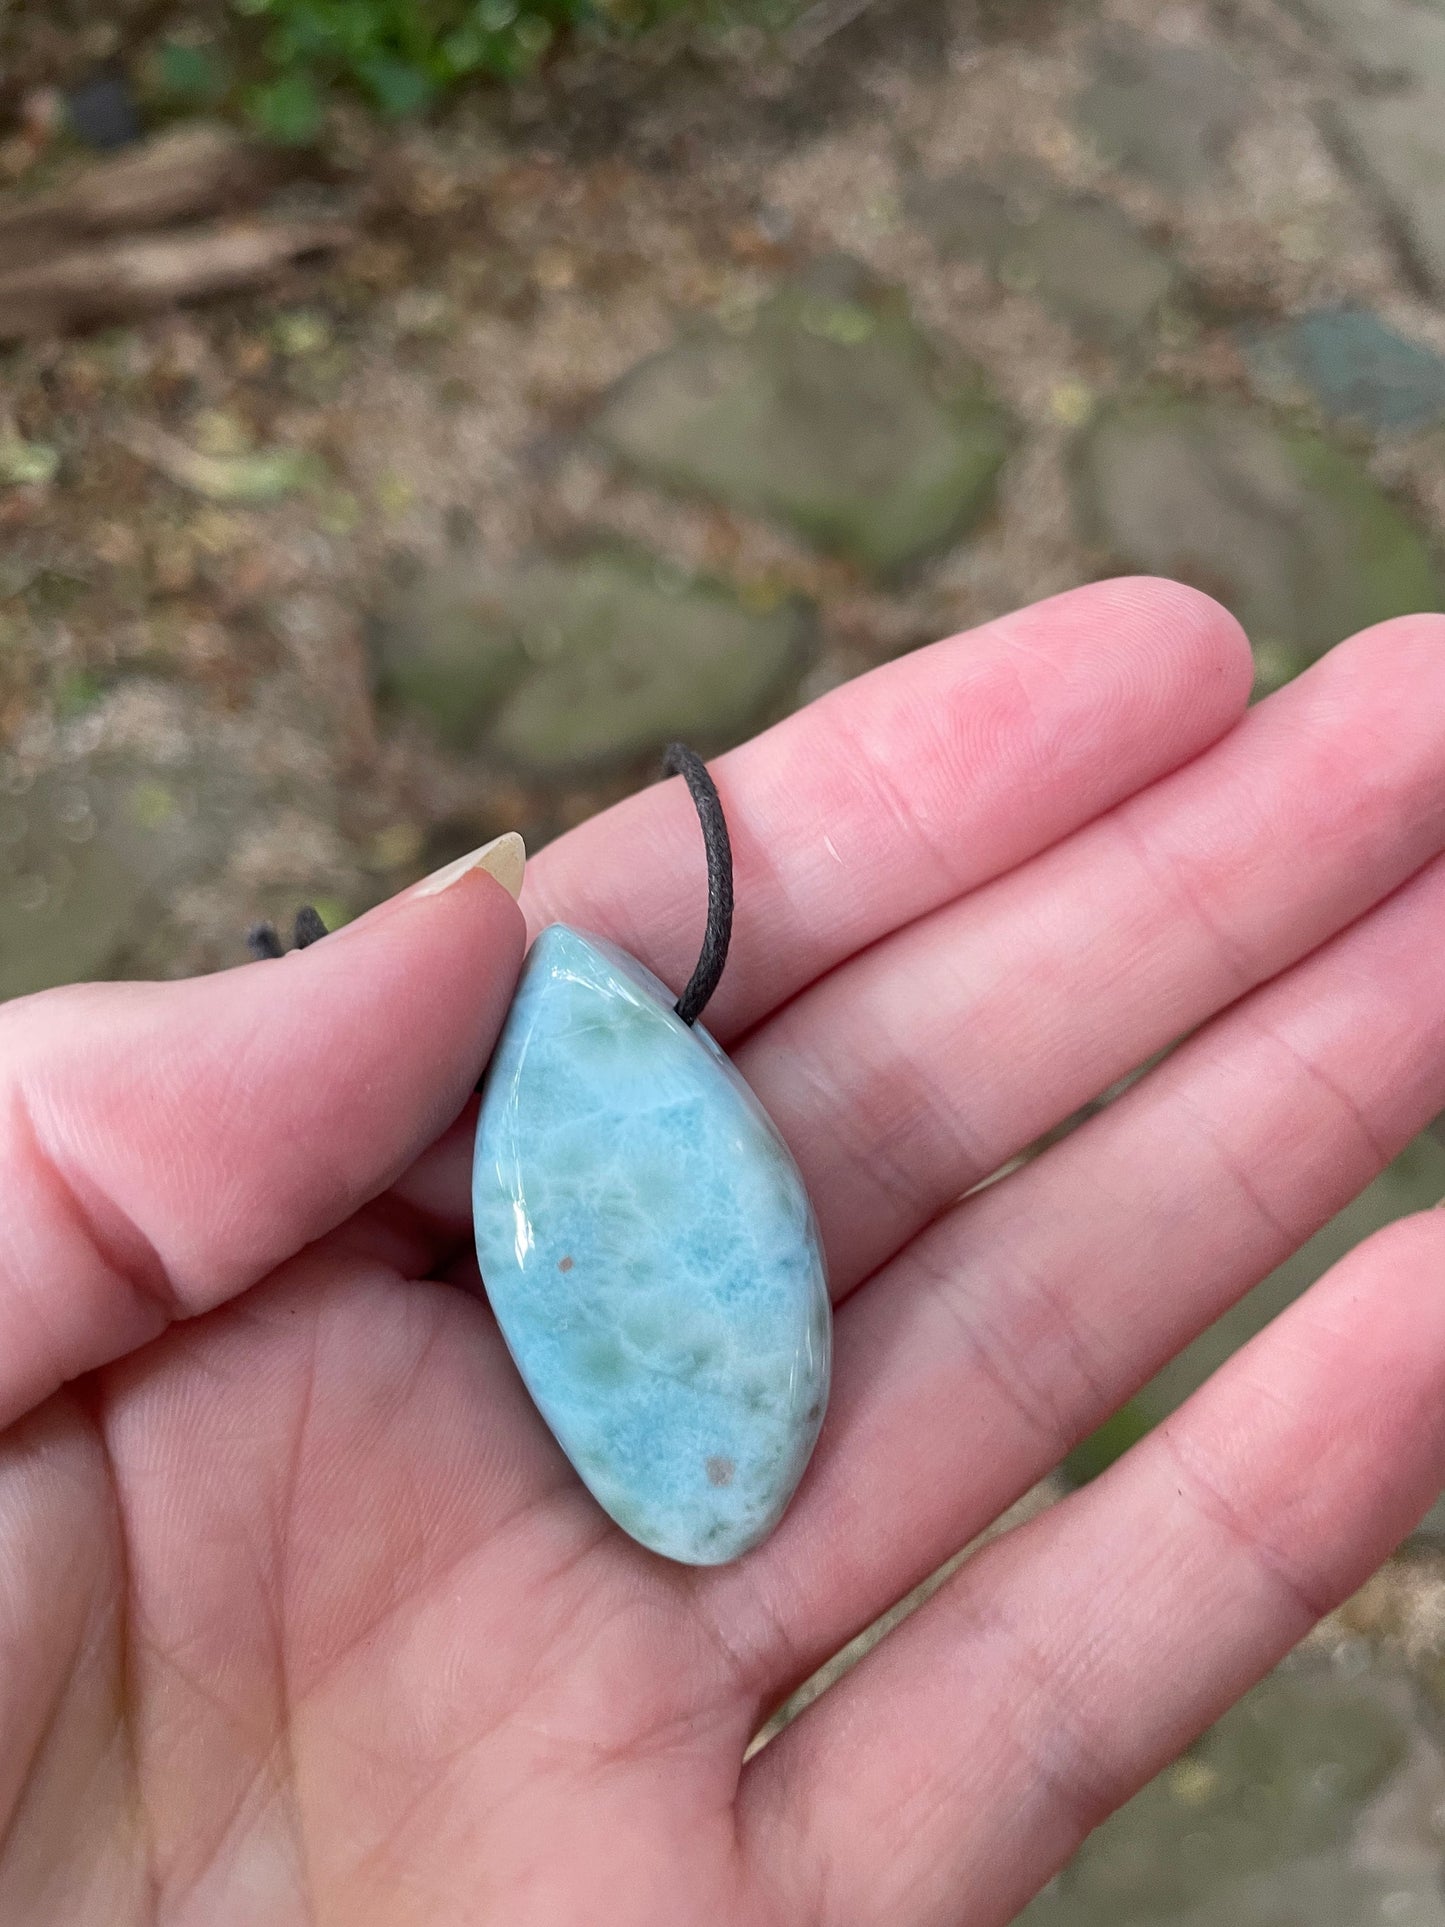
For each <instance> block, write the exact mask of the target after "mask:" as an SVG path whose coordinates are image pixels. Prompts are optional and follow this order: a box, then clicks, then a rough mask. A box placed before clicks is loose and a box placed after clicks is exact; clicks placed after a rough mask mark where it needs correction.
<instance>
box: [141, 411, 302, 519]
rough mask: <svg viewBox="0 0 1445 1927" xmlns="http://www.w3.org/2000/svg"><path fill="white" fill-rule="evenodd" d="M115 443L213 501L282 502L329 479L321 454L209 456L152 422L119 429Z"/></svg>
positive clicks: (287, 451)
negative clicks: (284, 497)
mask: <svg viewBox="0 0 1445 1927" xmlns="http://www.w3.org/2000/svg"><path fill="white" fill-rule="evenodd" d="M114 439H115V440H116V441H117V442H119V443H120V445H121V447H122V448H127V449H129V450H130V452H131V454H133V455H137V456H139V457H140V459H141V460H142V461H143V462H148V463H149V464H150V466H151V467H152V468H157V469H159V470H160V472H161V473H162V474H163V475H166V476H169V477H170V479H171V481H173V482H175V483H176V484H177V485H178V486H179V487H181V488H184V489H188V490H189V491H190V493H191V494H193V495H202V496H204V497H205V498H206V499H207V500H208V501H211V502H236V503H248V502H249V503H254V504H260V503H265V502H277V501H280V500H281V498H282V497H283V496H286V495H292V494H294V493H295V492H296V491H297V490H298V489H303V488H311V487H314V486H316V485H318V484H320V483H322V482H324V481H325V479H326V469H325V465H324V464H323V462H322V461H321V458H320V456H318V455H315V454H313V453H312V452H311V451H310V450H309V449H304V448H255V449H245V450H242V451H240V452H238V453H235V454H229V455H209V454H207V453H206V452H205V451H204V450H203V449H197V448H192V447H191V446H190V444H189V443H188V442H183V441H181V440H180V439H179V437H177V436H175V435H171V434H168V433H167V432H166V430H165V429H163V428H158V427H157V426H156V424H155V423H154V422H148V421H137V422H132V423H131V424H130V425H129V426H128V427H126V428H119V429H117V430H116V431H115V435H114Z"/></svg>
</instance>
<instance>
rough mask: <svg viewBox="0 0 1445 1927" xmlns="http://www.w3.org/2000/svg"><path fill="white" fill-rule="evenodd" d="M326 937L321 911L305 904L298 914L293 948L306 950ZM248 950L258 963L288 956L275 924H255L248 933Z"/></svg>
mask: <svg viewBox="0 0 1445 1927" xmlns="http://www.w3.org/2000/svg"><path fill="white" fill-rule="evenodd" d="M325 935H326V925H325V924H324V923H323V922H322V921H321V913H320V911H319V910H313V909H312V907H311V905H310V904H309V903H303V904H302V906H301V908H300V909H299V910H298V911H297V912H296V926H295V931H294V935H293V939H292V942H293V947H294V948H295V949H297V950H304V949H305V948H306V947H307V945H308V944H313V943H319V942H320V940H321V939H322V937H324V936H325ZM246 948H247V949H248V950H249V951H250V953H251V955H252V956H253V957H254V958H255V959H256V961H257V963H264V962H265V961H266V959H267V958H268V957H284V956H285V955H286V946H285V944H284V943H282V941H281V939H280V938H279V937H278V936H277V934H276V926H275V924H274V923H253V924H252V925H251V928H250V929H249V930H248V931H247V932H246Z"/></svg>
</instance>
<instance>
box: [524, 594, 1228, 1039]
mask: <svg viewBox="0 0 1445 1927" xmlns="http://www.w3.org/2000/svg"><path fill="white" fill-rule="evenodd" d="M1251 675H1252V670H1251V666H1250V658H1249V649H1248V645H1247V643H1246V642H1245V639H1244V636H1243V632H1242V631H1241V630H1240V628H1239V625H1238V624H1237V623H1236V622H1235V621H1234V618H1233V617H1232V616H1230V615H1228V614H1226V612H1225V611H1224V610H1223V609H1221V608H1220V607H1219V605H1218V604H1217V603H1214V602H1211V601H1210V600H1209V599H1208V597H1206V596H1201V595H1199V594H1197V593H1196V592H1195V591H1194V590H1191V589H1185V588H1183V587H1181V586H1180V585H1179V584H1177V583H1172V582H1156V581H1150V580H1146V579H1136V578H1126V579H1122V580H1116V581H1111V582H1103V583H1096V584H1093V585H1091V586H1090V587H1088V588H1083V589H1076V590H1073V591H1071V592H1070V593H1069V594H1068V595H1062V596H1055V597H1054V598H1053V599H1052V600H1050V601H1048V602H1041V603H1039V604H1037V605H1036V606H1035V607H1033V608H1031V609H1024V610H1021V611H1020V612H1019V613H1018V614H1016V615H1011V616H1006V617H1003V618H1002V619H1001V620H999V621H997V622H991V623H987V624H985V626H984V627H983V628H981V629H977V630H974V631H972V632H970V633H969V634H967V635H962V636H955V637H953V638H952V639H951V640H949V641H947V642H940V643H936V644H934V645H933V646H932V647H931V648H927V649H920V650H917V651H915V652H914V653H913V654H911V655H909V656H905V657H903V658H901V659H900V660H899V661H897V662H893V663H889V664H887V665H886V666H884V667H883V668H881V669H877V670H875V671H873V672H872V673H871V674H869V675H866V676H862V677H859V678H858V679H857V680H856V681H854V682H851V683H848V684H846V685H845V686H844V687H842V688H840V689H837V690H834V691H832V692H831V693H830V694H829V695H827V696H825V697H823V698H822V699H821V700H819V701H818V702H815V703H813V704H811V705H810V706H809V707H808V708H807V709H804V710H802V711H800V712H799V713H798V714H797V715H795V716H792V717H790V718H788V720H787V721H785V722H782V723H779V724H778V725H777V727H776V728H774V729H771V730H769V731H767V732H766V734H764V735H762V736H759V737H757V738H756V739H755V740H754V741H752V742H750V743H746V744H744V745H743V746H742V748H740V749H736V750H733V751H731V752H730V753H729V754H728V755H726V756H723V757H720V758H719V759H718V761H717V762H716V763H715V764H714V765H713V769H714V773H715V775H716V777H717V781H718V785H719V788H720V790H721V792H722V797H723V802H724V804H725V806H726V809H727V814H728V825H729V829H730V831H731V836H732V845H733V857H734V866H735V871H736V882H737V890H736V895H737V918H736V923H735V926H734V935H733V947H732V951H731V954H730V957H729V961H728V968H727V973H726V975H725V977H724V978H723V982H722V986H721V988H720V989H719V991H718V994H717V996H716V998H715V999H714V1000H713V1002H712V1003H711V1004H710V1005H709V1006H708V1015H707V1023H708V1027H709V1029H711V1030H713V1031H715V1032H716V1033H717V1034H718V1035H719V1036H720V1037H723V1038H727V1037H730V1036H735V1035H736V1034H737V1033H738V1032H739V1031H741V1030H742V1029H745V1028H746V1027H747V1026H748V1025H750V1024H753V1023H756V1022H757V1020H758V1019H759V1018H760V1017H762V1016H763V1015H765V1014H766V1013H767V1012H768V1011H769V1010H772V1009H774V1008H775V1007H776V1006H777V1005H779V1004H781V1003H782V1002H784V1001H785V1000H786V999H787V998H788V997H790V996H792V995H793V994H794V993H795V992H796V991H798V990H800V989H801V988H802V987H803V986H804V985H805V984H807V983H810V982H812V980H813V979H814V978H815V977H818V976H821V975H822V973H823V972H824V971H826V970H828V969H830V968H831V967H832V966H833V965H834V964H836V963H838V962H839V961H840V960H841V959H842V958H844V957H847V956H850V955H851V954H852V953H853V952H854V951H855V950H858V949H861V948H862V947H863V946H865V945H867V944H870V943H872V942H874V941H875V940H876V939H877V938H878V937H881V936H883V935H885V934H886V933H887V932H888V931H890V930H893V929H895V928H897V927H898V925H900V924H903V923H906V922H909V921H910V920H911V919H912V918H914V917H917V916H920V915H922V914H923V913H924V912H925V911H927V910H930V909H933V908H935V907H936V906H937V905H939V904H941V903H946V902H948V901H950V900H951V899H952V898H953V897H955V896H958V895H959V894H960V893H962V892H964V891H967V890H971V889H974V888H976V887H977V885H978V884H980V883H982V882H984V881H985V880H986V879H987V878H989V877H991V876H995V875H997V874H999V873H1000V872H1001V871H1004V870H1008V869H1010V868H1011V867H1012V866H1013V865H1014V864H1016V863H1019V862H1021V861H1023V859H1024V858H1026V857H1028V856H1031V855H1032V854H1033V853H1034V852H1035V851H1037V850H1040V849H1043V848H1045V847H1046V846H1047V845H1048V844H1050V843H1052V842H1054V841H1055V840H1056V839H1057V838H1058V837H1061V836H1064V835H1067V834H1068V832H1069V831H1071V830H1073V829H1075V828H1076V827H1077V826H1078V825H1079V824H1080V823H1084V822H1087V821H1088V820H1089V819H1090V818H1091V817H1092V816H1095V815H1097V814H1098V813H1099V812H1100V811H1101V810H1106V809H1108V808H1110V807H1111V806H1112V805H1113V804H1115V803H1117V802H1118V801H1119V800H1120V798H1122V797H1125V796H1128V795H1130V794H1131V793H1132V792H1133V791H1134V790H1136V789H1139V788H1141V787H1142V786H1143V785H1144V784H1146V783H1149V782H1152V781H1153V780H1154V779H1155V778H1156V777H1158V776H1160V775H1162V774H1163V773H1164V772H1165V771H1167V770H1171V769H1174V768H1176V767H1177V766H1178V765H1179V764H1180V763H1182V762H1184V761H1186V760H1187V759H1188V758H1189V757H1191V756H1194V755H1196V754H1197V753H1198V752H1199V751H1200V750H1201V749H1203V748H1205V747H1206V746H1207V745H1208V744H1209V743H1212V742H1213V741H1215V739H1216V738H1217V737H1219V736H1220V735H1221V734H1222V733H1223V732H1224V731H1225V730H1226V729H1228V728H1229V726H1230V725H1231V724H1232V723H1233V722H1234V721H1235V720H1236V719H1237V718H1238V716H1239V715H1240V714H1241V713H1242V711H1243V709H1244V705H1245V702H1246V700H1247V698H1248V693H1249V685H1250V679H1251ZM522 901H523V906H524V908H525V909H526V910H527V912H528V918H529V921H530V923H531V926H532V928H533V929H534V930H535V929H536V928H538V927H539V926H540V925H542V924H545V923H548V922H551V921H553V920H554V919H561V920H563V921H565V922H568V923H573V924H577V925H579V926H580V927H581V928H583V929H586V930H592V931H595V932H597V933H598V934H600V935H602V936H606V937H611V938H613V939H614V940H615V941H617V942H618V943H621V944H622V945H623V946H624V947H625V948H627V949H628V950H631V951H632V952H634V954H636V955H637V956H639V957H640V958H641V959H642V960H643V962H644V963H647V964H649V965H650V966H651V967H652V968H653V969H654V970H655V971H656V972H657V973H658V975H659V976H660V977H661V978H662V979H663V981H664V982H665V983H673V984H676V985H677V986H678V987H679V988H681V986H682V984H683V983H685V982H686V980H687V978H688V976H689V975H690V974H691V971H692V967H693V965H694V963H695V962H696V960H697V950H698V943H699V940H700V937H701V934H702V923H703V906H704V901H705V892H704V890H703V861H702V842H701V839H700V836H699V834H698V826H697V817H696V814H695V812H694V810H693V808H692V805H691V803H690V802H689V800H688V796H687V792H686V790H685V789H684V787H683V785H682V783H681V782H680V781H679V782H673V783H668V784H663V785H660V786H658V787H654V788H652V789H649V790H646V791H644V792H643V793H642V794H641V795H639V796H633V797H629V798H628V799H627V800H626V801H625V802H623V803H619V804H618V805H617V806H616V808H614V809H611V810H608V811H606V812H605V813H604V814H603V815H601V816H598V817H596V818H594V819H593V820H592V821H591V822H590V823H584V824H583V825H582V826H581V827H580V828H579V829H576V830H573V831H571V832H570V833H569V834H568V835H567V836H564V837H562V838H561V839H560V840H559V841H558V842H557V843H554V844H553V845H551V846H550V847H549V848H548V849H546V850H544V851H542V852H541V853H540V855H539V856H538V857H537V858H536V860H535V861H534V862H533V863H532V865H531V866H530V869H529V871H528V879H527V888H526V890H525V892H524V894H523V899H522Z"/></svg>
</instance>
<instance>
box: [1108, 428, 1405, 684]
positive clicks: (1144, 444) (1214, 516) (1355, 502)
mask: <svg viewBox="0 0 1445 1927" xmlns="http://www.w3.org/2000/svg"><path fill="white" fill-rule="evenodd" d="M1076 477H1077V489H1078V512H1079V515H1080V518H1081V521H1082V523H1083V525H1084V526H1085V527H1088V528H1090V529H1091V530H1092V532H1093V534H1094V536H1095V539H1096V540H1097V541H1098V542H1099V544H1100V545H1101V547H1102V548H1103V549H1104V550H1105V551H1107V553H1108V554H1109V555H1111V556H1112V557H1113V558H1114V559H1115V560H1116V561H1117V562H1118V563H1119V564H1120V565H1121V566H1123V567H1125V568H1128V569H1137V570H1142V571H1145V572H1148V573H1151V574H1156V575H1168V576H1177V577H1179V578H1181V579H1182V580H1184V581H1187V582H1192V583H1194V584H1195V585H1196V587H1198V588H1201V589H1205V590H1207V591H1208V592H1209V593H1210V594H1213V595H1216V596H1218V597H1219V599H1220V600H1221V601H1222V602H1224V603H1226V604H1227V605H1228V607H1229V608H1230V609H1232V610H1233V611H1234V613H1235V614H1236V615H1237V616H1238V617H1239V619H1240V621H1241V622H1242V623H1243V624H1244V626H1245V628H1246V630H1247V631H1248V632H1249V635H1250V637H1251V639H1252V640H1253V642H1254V644H1255V648H1256V652H1257V654H1258V656H1259V658H1260V661H1261V670H1262V674H1263V677H1264V679H1265V681H1266V682H1269V683H1275V682H1281V681H1284V680H1285V679H1286V677H1287V676H1288V675H1291V674H1294V673H1295V672H1296V671H1297V670H1299V669H1301V668H1303V667H1304V666H1305V664H1306V663H1308V662H1310V661H1312V660H1313V659H1314V658H1315V657H1317V656H1318V655H1320V654H1321V653H1322V651H1324V650H1325V649H1328V648H1331V647H1332V646H1333V645H1334V644H1335V643H1337V642H1339V641H1341V640H1342V639H1343V638H1344V637H1345V636H1348V635H1350V634H1352V633H1353V632H1354V631H1355V630H1357V629H1362V628H1365V627H1366V626H1367V625H1368V624H1370V623H1372V622H1379V621H1383V620H1384V619H1385V618H1386V617H1389V616H1396V615H1406V614H1409V613H1412V612H1413V611H1416V610H1422V609H1435V608H1439V607H1440V606H1441V600H1442V586H1441V579H1440V574H1439V571H1438V568H1437V565H1436V561H1435V558H1434V555H1433V553H1432V549H1431V545H1430V544H1429V543H1428V542H1427V541H1426V540H1425V538H1424V537H1423V536H1422V535H1421V533H1420V532H1419V530H1418V529H1417V528H1416V526H1415V525H1414V523H1413V522H1412V520H1411V519H1410V517H1409V516H1408V515H1407V514H1406V513H1405V512H1404V510H1403V509H1401V508H1400V507H1399V506H1398V505H1397V504H1396V503H1395V502H1393V501H1392V500H1391V498H1390V497H1389V496H1388V495H1387V494H1386V492H1385V491H1384V490H1383V489H1382V488H1380V486H1379V485H1378V484H1377V483H1376V482H1375V481H1374V480H1373V479H1372V478H1371V476H1370V474H1369V473H1368V470H1367V469H1366V468H1365V467H1364V466H1363V464H1361V463H1360V461H1359V460H1358V458H1356V457H1355V456H1354V455H1352V454H1351V453H1349V452H1348V451H1347V450H1345V449H1343V448H1337V447H1335V446H1334V445H1333V444H1331V443H1329V442H1327V441H1325V440H1324V439H1323V438H1322V437H1320V436H1317V435H1312V434H1309V433H1307V432H1305V431H1302V430H1295V429H1287V428H1281V427H1279V426H1276V425H1275V424H1274V423H1272V422H1271V421H1270V420H1269V419H1268V418H1267V417H1265V416H1263V415H1261V414H1258V413H1255V412H1252V411H1250V410H1249V409H1246V408H1243V407H1241V406H1239V405H1238V404H1236V403H1233V402H1228V401H1198V400H1194V399H1191V398H1185V397H1167V396H1157V397H1149V398H1145V399H1142V400H1138V401H1130V402H1124V403H1121V404H1119V405H1118V406H1116V407H1113V408H1110V409H1106V410H1105V411H1103V412H1102V413H1101V414H1100V416H1099V418H1098V419H1097V421H1096V422H1095V423H1094V424H1093V425H1092V426H1091V427H1090V428H1089V430H1088V431H1087V433H1086V434H1085V436H1084V437H1083V439H1082V441H1081V443H1080V445H1079V448H1078V451H1077V454H1076Z"/></svg>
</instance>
